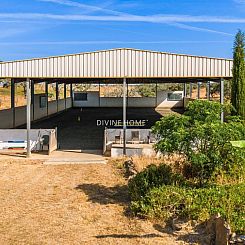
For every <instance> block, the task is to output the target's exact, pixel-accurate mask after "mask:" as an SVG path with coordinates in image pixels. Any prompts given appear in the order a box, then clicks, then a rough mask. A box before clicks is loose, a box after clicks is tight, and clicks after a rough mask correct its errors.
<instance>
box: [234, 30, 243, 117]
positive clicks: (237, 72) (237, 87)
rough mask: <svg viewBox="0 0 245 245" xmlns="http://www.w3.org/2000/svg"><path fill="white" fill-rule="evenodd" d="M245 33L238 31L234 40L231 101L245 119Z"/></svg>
mask: <svg viewBox="0 0 245 245" xmlns="http://www.w3.org/2000/svg"><path fill="white" fill-rule="evenodd" d="M244 46H245V34H244V32H242V31H241V30H239V31H238V33H237V34H236V37H235V42H234V53H233V81H232V91H231V103H232V105H233V107H234V108H235V110H236V113H237V114H238V115H239V116H241V118H242V119H245V60H244V59H245V52H244Z"/></svg>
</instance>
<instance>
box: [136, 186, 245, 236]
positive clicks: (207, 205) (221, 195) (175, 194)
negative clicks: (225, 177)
mask: <svg viewBox="0 0 245 245" xmlns="http://www.w3.org/2000/svg"><path fill="white" fill-rule="evenodd" d="M244 196H245V184H237V185H229V186H226V185H225V186H212V187H205V188H194V189H192V188H189V187H183V186H166V185H165V186H164V185H163V186H161V187H155V188H153V189H151V190H149V191H148V192H147V194H146V195H145V196H144V197H143V198H140V199H138V200H135V201H133V202H132V204H131V209H132V210H133V212H134V213H136V214H140V215H143V216H146V217H150V218H163V219H165V220H166V219H168V218H172V217H182V218H188V219H194V220H198V221H205V220H206V219H207V218H209V217H210V216H211V215H213V214H217V213H220V214H221V216H222V217H224V218H225V219H226V220H227V221H228V222H229V223H230V224H231V227H232V229H233V231H235V232H237V233H244V232H245V202H244Z"/></svg>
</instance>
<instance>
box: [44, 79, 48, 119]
mask: <svg viewBox="0 0 245 245" xmlns="http://www.w3.org/2000/svg"><path fill="white" fill-rule="evenodd" d="M45 95H46V100H47V104H46V106H47V116H48V82H45Z"/></svg>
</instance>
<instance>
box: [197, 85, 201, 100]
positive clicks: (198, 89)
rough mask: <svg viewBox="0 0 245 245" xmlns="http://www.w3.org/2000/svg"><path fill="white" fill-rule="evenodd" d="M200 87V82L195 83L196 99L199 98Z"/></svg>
mask: <svg viewBox="0 0 245 245" xmlns="http://www.w3.org/2000/svg"><path fill="white" fill-rule="evenodd" d="M200 89H201V83H200V82H198V83H197V99H200Z"/></svg>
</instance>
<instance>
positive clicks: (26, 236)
mask: <svg viewBox="0 0 245 245" xmlns="http://www.w3.org/2000/svg"><path fill="white" fill-rule="evenodd" d="M128 206H129V197H128V194H127V185H126V180H125V179H124V178H123V177H122V176H121V175H120V174H119V173H118V172H117V170H116V168H115V167H113V166H112V165H111V164H107V165H104V164H100V165H99V164H98V165H96V164H84V165H58V166H57V165H53V166H52V165H43V164H42V162H40V161H34V160H33V161H26V160H18V161H17V160H11V161H10V160H9V161H1V160H0V244H4V245H8V244H11V245H12V244H18V245H20V244H25V245H27V244H28V245H29V244H33V245H34V244H35V245H36V244H52V245H53V244H54V245H56V244H57V245H58V244H59V245H62V244H65V245H69V244H72V245H75V244H84V245H86V244H91V245H94V244H96V245H97V244H99V245H100V244H103V245H109V244H113V245H114V244H123V245H127V244H132V245H134V244H135V245H136V244H152V245H153V244H154V245H157V244H162V245H163V244H166V245H172V244H190V243H186V242H184V241H183V240H185V239H181V237H178V236H176V235H174V234H172V233H171V232H170V231H169V230H168V229H165V228H164V226H163V224H153V223H151V222H150V221H147V220H143V219H139V218H136V217H132V216H131V214H130V212H129V211H128ZM192 244H193V243H192Z"/></svg>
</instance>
